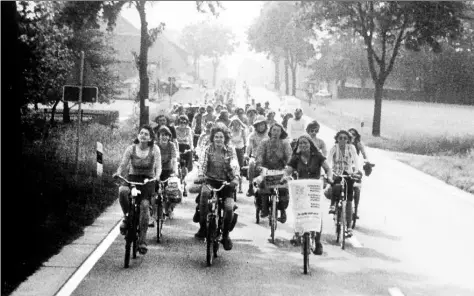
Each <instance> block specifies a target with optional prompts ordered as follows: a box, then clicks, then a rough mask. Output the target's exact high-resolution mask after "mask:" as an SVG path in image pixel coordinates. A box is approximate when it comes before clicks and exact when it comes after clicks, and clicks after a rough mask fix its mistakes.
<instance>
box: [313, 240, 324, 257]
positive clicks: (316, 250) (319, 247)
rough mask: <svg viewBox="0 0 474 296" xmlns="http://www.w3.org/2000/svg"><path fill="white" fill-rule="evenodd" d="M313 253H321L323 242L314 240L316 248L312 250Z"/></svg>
mask: <svg viewBox="0 0 474 296" xmlns="http://www.w3.org/2000/svg"><path fill="white" fill-rule="evenodd" d="M313 254H314V255H322V254H323V244H322V243H321V242H316V248H315V249H314V250H313Z"/></svg>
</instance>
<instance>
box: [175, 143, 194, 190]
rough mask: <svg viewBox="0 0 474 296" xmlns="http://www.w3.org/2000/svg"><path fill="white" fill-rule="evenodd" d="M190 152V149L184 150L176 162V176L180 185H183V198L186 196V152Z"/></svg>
mask: <svg viewBox="0 0 474 296" xmlns="http://www.w3.org/2000/svg"><path fill="white" fill-rule="evenodd" d="M190 151H192V149H186V150H184V151H183V152H180V153H179V162H178V174H179V180H180V181H181V184H183V196H187V195H188V194H187V192H186V180H185V178H186V175H187V174H188V166H187V159H186V158H185V156H186V154H187V153H188V152H190Z"/></svg>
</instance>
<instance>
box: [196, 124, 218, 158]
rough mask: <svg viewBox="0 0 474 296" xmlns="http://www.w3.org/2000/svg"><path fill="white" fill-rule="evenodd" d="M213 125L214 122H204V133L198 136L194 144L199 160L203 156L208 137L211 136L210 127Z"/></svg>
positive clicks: (208, 140) (208, 141)
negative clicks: (195, 144)
mask: <svg viewBox="0 0 474 296" xmlns="http://www.w3.org/2000/svg"><path fill="white" fill-rule="evenodd" d="M213 126H214V123H212V122H210V121H209V122H207V123H206V129H205V131H204V133H202V134H201V135H200V136H199V140H198V142H197V146H196V154H197V156H198V159H199V160H201V159H202V158H203V156H204V151H205V150H206V147H207V145H209V143H210V137H211V129H212V127H213Z"/></svg>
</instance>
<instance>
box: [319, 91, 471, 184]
mask: <svg viewBox="0 0 474 296" xmlns="http://www.w3.org/2000/svg"><path fill="white" fill-rule="evenodd" d="M373 109H374V103H373V100H360V99H339V100H334V101H330V100H324V101H319V102H317V105H316V108H315V110H316V119H317V120H320V121H321V122H323V123H324V124H326V125H328V126H330V127H331V128H333V129H336V130H338V129H348V128H350V127H355V128H357V129H358V130H359V131H360V132H361V134H362V140H363V142H364V143H365V144H366V145H367V146H370V147H375V148H381V149H385V150H391V151H395V152H404V153H397V154H394V155H395V157H396V158H397V159H399V160H400V161H402V162H405V163H407V164H409V165H412V166H413V167H415V168H417V169H419V170H421V171H424V172H426V173H428V174H430V175H433V176H435V177H437V178H439V179H441V180H443V181H445V182H447V183H448V184H452V185H455V186H457V187H459V188H461V189H463V190H466V191H468V192H471V193H474V107H473V106H457V105H446V104H430V103H421V102H404V101H384V102H383V103H382V125H381V134H382V136H381V137H373V136H372V117H373ZM361 122H363V123H364V127H363V128H361Z"/></svg>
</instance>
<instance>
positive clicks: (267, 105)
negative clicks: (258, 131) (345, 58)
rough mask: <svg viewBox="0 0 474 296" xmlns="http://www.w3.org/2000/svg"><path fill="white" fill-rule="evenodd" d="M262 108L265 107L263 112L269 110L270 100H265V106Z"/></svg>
mask: <svg viewBox="0 0 474 296" xmlns="http://www.w3.org/2000/svg"><path fill="white" fill-rule="evenodd" d="M263 109H265V113H268V112H269V111H270V102H269V101H266V102H265V107H264V108H263Z"/></svg>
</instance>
